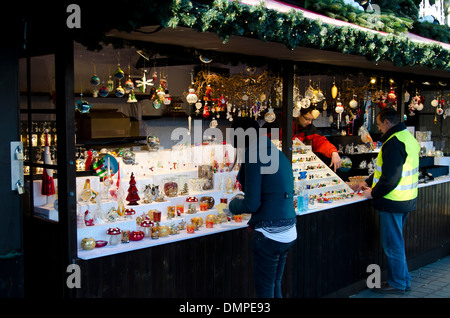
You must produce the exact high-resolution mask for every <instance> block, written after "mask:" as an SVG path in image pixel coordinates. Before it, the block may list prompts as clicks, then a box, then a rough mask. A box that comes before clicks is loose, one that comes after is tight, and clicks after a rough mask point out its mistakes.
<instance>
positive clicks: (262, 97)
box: [259, 93, 266, 102]
mask: <svg viewBox="0 0 450 318" xmlns="http://www.w3.org/2000/svg"><path fill="white" fill-rule="evenodd" d="M259 100H260V101H261V102H263V101H265V100H266V94H264V93H261V95H260V96H259Z"/></svg>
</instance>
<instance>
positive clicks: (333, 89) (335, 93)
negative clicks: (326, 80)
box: [331, 80, 338, 99]
mask: <svg viewBox="0 0 450 318" xmlns="http://www.w3.org/2000/svg"><path fill="white" fill-rule="evenodd" d="M337 94H338V88H337V87H336V84H335V82H334V80H333V87H331V97H333V99H336V97H337Z"/></svg>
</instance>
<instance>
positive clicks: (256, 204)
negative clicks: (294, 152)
mask: <svg viewBox="0 0 450 318" xmlns="http://www.w3.org/2000/svg"><path fill="white" fill-rule="evenodd" d="M261 138H262V140H261V141H262V144H261V147H260V146H259V143H258V142H253V143H251V144H250V146H249V147H248V148H247V149H246V151H245V162H244V163H242V164H241V167H240V169H239V173H238V176H237V179H238V181H239V182H240V184H241V185H242V191H243V192H244V194H245V196H244V198H236V199H234V200H232V201H231V202H230V205H229V208H230V211H231V213H233V214H241V213H250V214H251V218H250V220H249V222H248V224H249V226H251V227H253V228H260V227H282V226H287V225H292V224H295V222H296V214H295V210H294V204H293V193H294V178H293V172H292V165H291V163H290V162H289V160H288V158H287V157H286V156H285V155H284V154H283V153H282V152H281V151H280V150H278V149H277V147H276V146H275V145H274V144H273V143H272V142H271V141H270V139H269V138H267V137H266V136H263V137H261ZM255 151H256V152H257V154H258V155H257V156H256V157H257V160H256V162H249V155H250V153H253V154H254V152H255ZM259 151H263V152H266V153H267V155H268V156H269V158H271V160H272V157H271V156H270V155H271V154H272V153H275V154H276V158H277V159H278V167H276V169H275V170H274V171H273V172H272V173H261V168H262V167H268V166H270V165H271V164H274V162H272V163H271V162H268V163H262V162H261V160H260V159H261V158H260V155H259ZM272 161H273V160H272Z"/></svg>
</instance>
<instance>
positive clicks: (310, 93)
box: [305, 86, 314, 99]
mask: <svg viewBox="0 0 450 318" xmlns="http://www.w3.org/2000/svg"><path fill="white" fill-rule="evenodd" d="M305 97H306V98H307V99H311V98H313V97H314V89H313V88H312V87H311V86H309V87H308V89H307V90H306V92H305Z"/></svg>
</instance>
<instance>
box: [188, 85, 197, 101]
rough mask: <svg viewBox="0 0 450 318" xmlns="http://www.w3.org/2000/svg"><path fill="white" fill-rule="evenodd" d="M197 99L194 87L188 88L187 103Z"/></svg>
mask: <svg viewBox="0 0 450 318" xmlns="http://www.w3.org/2000/svg"><path fill="white" fill-rule="evenodd" d="M197 100H198V97H197V94H195V89H193V88H189V94H187V96H186V101H187V102H188V103H189V104H195V103H196V102H197Z"/></svg>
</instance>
